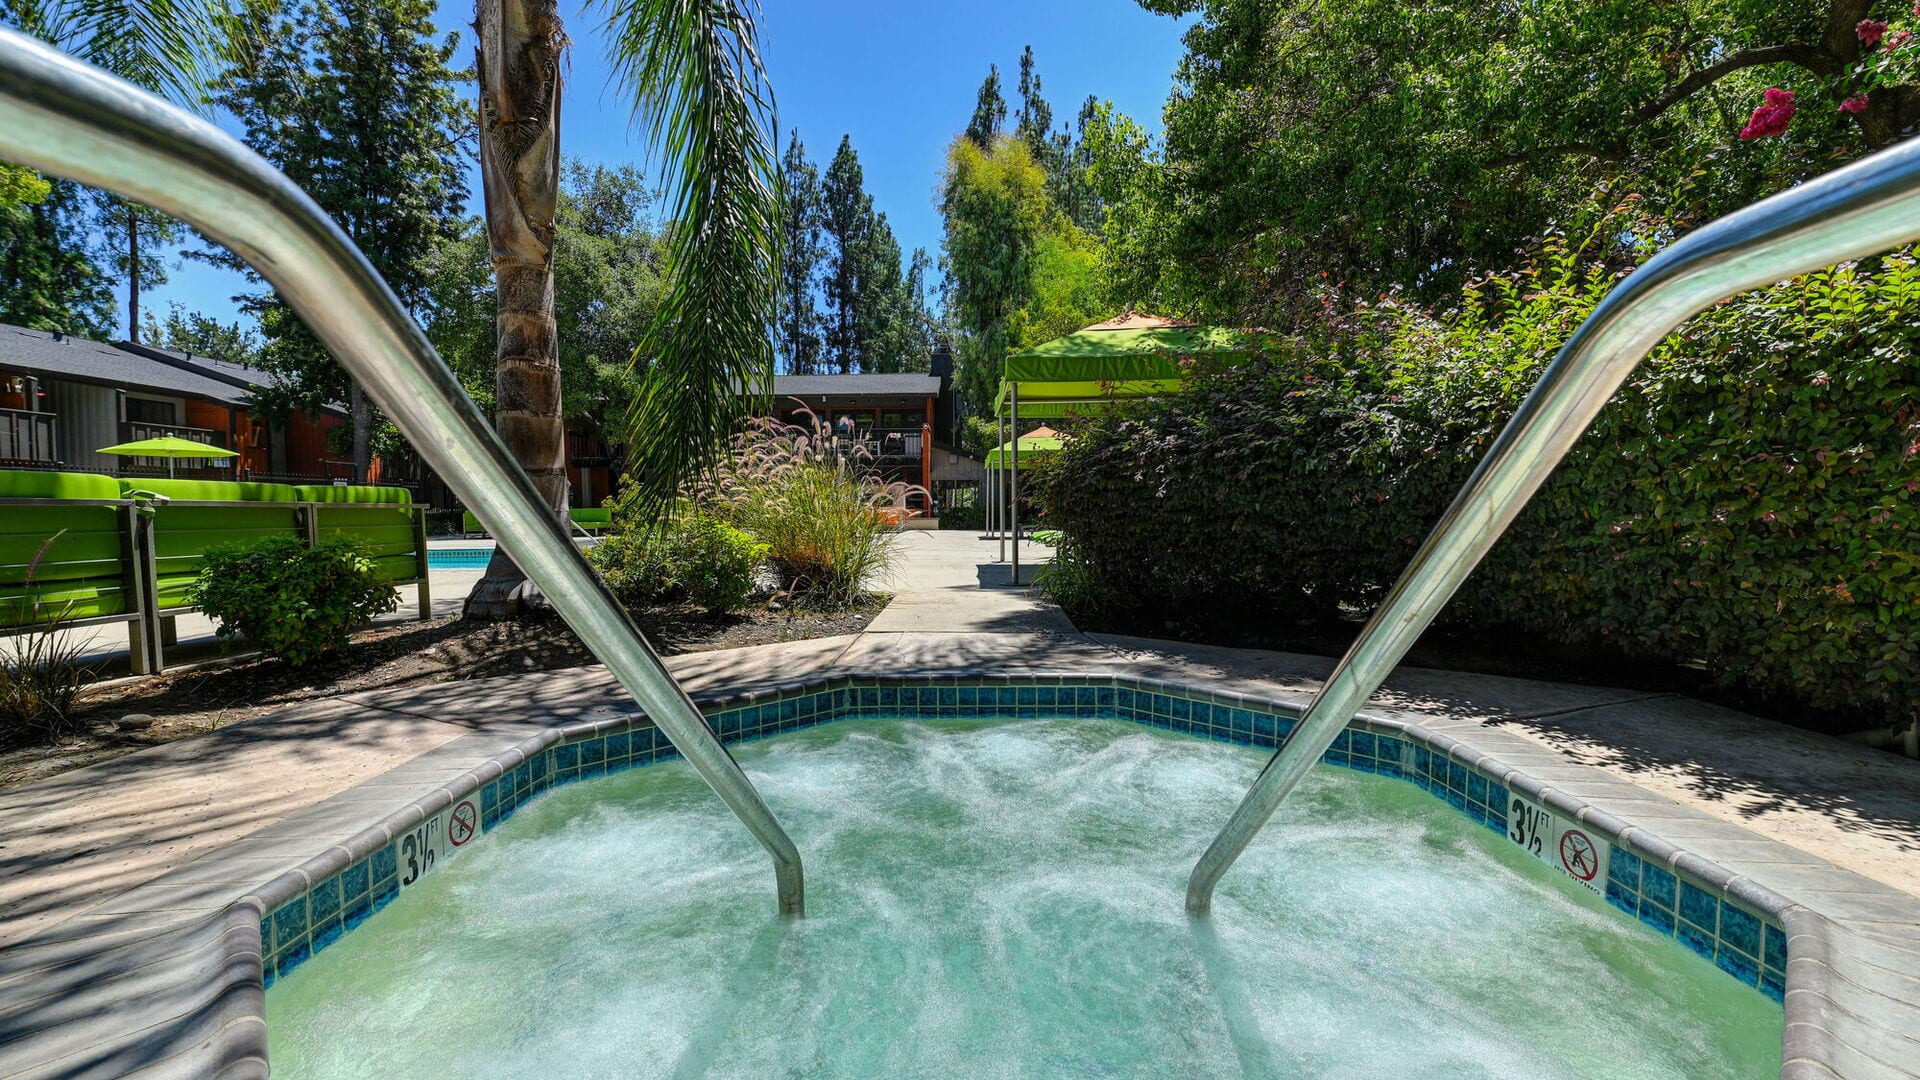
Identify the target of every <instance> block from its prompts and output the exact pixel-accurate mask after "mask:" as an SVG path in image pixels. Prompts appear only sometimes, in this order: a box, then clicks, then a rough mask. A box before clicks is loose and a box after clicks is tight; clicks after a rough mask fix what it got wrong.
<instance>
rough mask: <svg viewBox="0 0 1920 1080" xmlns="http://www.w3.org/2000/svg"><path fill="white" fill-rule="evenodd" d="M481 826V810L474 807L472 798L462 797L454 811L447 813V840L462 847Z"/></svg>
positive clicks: (455, 805) (454, 806) (455, 845)
mask: <svg viewBox="0 0 1920 1080" xmlns="http://www.w3.org/2000/svg"><path fill="white" fill-rule="evenodd" d="M479 827H480V811H479V810H478V809H477V808H475V807H474V805H473V800H472V799H462V800H461V801H460V802H457V803H455V804H454V805H453V813H451V814H449V815H447V840H448V841H450V842H451V843H452V844H453V846H454V847H461V846H463V845H465V844H466V842H467V841H469V840H471V839H473V834H474V831H475V830H477V829H479Z"/></svg>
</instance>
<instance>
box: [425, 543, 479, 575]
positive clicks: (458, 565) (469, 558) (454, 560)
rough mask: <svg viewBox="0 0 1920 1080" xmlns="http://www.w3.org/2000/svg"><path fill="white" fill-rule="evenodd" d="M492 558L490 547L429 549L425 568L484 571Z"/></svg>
mask: <svg viewBox="0 0 1920 1080" xmlns="http://www.w3.org/2000/svg"><path fill="white" fill-rule="evenodd" d="M492 558H493V548H491V547H469V548H453V547H430V548H428V549H427V566H429V567H431V568H432V569H435V570H485V569H486V568H487V562H488V561H489V560H491V559H492Z"/></svg>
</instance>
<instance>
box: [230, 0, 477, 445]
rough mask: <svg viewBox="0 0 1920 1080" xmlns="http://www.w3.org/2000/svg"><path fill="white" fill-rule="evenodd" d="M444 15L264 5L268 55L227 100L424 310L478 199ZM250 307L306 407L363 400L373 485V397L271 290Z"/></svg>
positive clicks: (262, 1)
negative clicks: (440, 261) (431, 267)
mask: <svg viewBox="0 0 1920 1080" xmlns="http://www.w3.org/2000/svg"><path fill="white" fill-rule="evenodd" d="M433 12H434V5H433V4H432V3H431V0H326V2H321V0H302V2H301V3H300V4H299V5H298V6H297V7H283V6H281V5H280V3H279V0H253V4H252V7H251V8H250V15H251V16H252V17H253V18H254V19H256V20H257V25H258V26H259V28H260V41H261V44H260V47H259V50H258V52H257V53H255V54H254V55H252V56H251V57H250V58H249V60H248V62H247V63H245V64H243V65H241V66H239V67H237V68H235V69H234V70H232V71H231V72H229V74H228V77H227V78H226V79H225V80H224V82H223V84H222V86H221V87H220V89H219V91H218V93H217V95H216V101H217V102H218V103H219V104H221V105H224V106H226V107H227V108H228V109H230V110H231V111H232V112H233V114H234V115H235V116H236V117H238V118H239V120H240V122H241V124H242V126H243V127H244V129H245V132H246V140H247V142H248V143H249V144H250V145H251V146H253V148H254V149H255V150H257V151H259V152H260V154H261V155H262V156H263V157H265V158H266V159H267V160H268V161H270V162H272V163H273V164H274V165H275V166H277V167H278V168H279V169H280V171H282V172H284V173H286V174H287V176H288V177H289V178H290V179H292V180H293V182H294V183H296V184H298V185H300V187H301V188H303V189H305V190H306V192H307V193H308V194H309V195H311V196H313V198H314V201H315V202H317V203H319V204H320V206H321V208H322V209H324V210H326V211H327V212H328V213H329V214H331V215H332V216H333V218H334V220H335V221H337V222H339V223H340V226H341V228H342V229H344V230H346V233H347V235H348V236H349V237H351V238H352V239H353V241H354V243H355V244H357V245H359V247H360V250H361V251H362V252H364V253H365V254H366V256H367V259H368V261H370V262H371V263H372V264H373V266H374V269H376V270H378V271H379V272H380V275H381V276H382V277H383V278H385V279H386V282H387V284H388V285H389V286H390V287H391V288H392V289H393V291H394V293H395V294H396V295H398V296H399V298H400V301H401V302H402V303H403V304H406V305H408V306H409V307H412V308H415V309H418V308H419V307H420V305H421V304H422V302H423V301H424V300H425V298H426V288H427V276H428V260H429V256H430V254H431V252H432V251H433V248H434V246H435V244H436V242H438V241H440V240H443V239H444V238H445V237H446V235H447V234H448V231H449V230H450V229H451V228H453V227H454V223H455V222H457V221H458V219H459V217H460V211H461V209H462V207H463V205H464V203H465V202H466V197H467V191H466V181H465V178H464V177H465V165H464V161H463V157H464V155H463V154H462V153H461V151H460V143H461V140H462V138H463V137H464V136H465V134H466V133H467V132H468V131H469V130H470V129H471V127H472V115H471V110H470V109H469V108H468V107H467V106H466V104H465V103H464V102H463V101H462V100H461V97H460V95H459V94H458V92H457V84H456V80H457V79H459V78H460V77H461V74H460V73H456V72H455V71H454V70H452V69H451V68H450V67H448V63H449V61H450V60H451V59H452V58H453V49H454V42H455V38H454V36H453V35H448V36H447V37H446V38H445V39H444V40H442V41H436V40H435V38H434V35H435V30H434V26H433V22H432V16H433ZM229 258H230V257H229ZM243 306H244V307H246V308H248V309H250V310H252V311H253V312H255V313H256V314H257V315H258V316H259V317H260V322H261V328H262V331H263V333H264V336H265V338H266V345H265V347H264V349H263V362H264V363H265V365H266V366H267V367H269V368H270V369H272V370H275V371H278V372H280V373H281V374H283V375H285V376H286V377H287V378H288V379H289V380H290V381H291V384H292V386H293V388H294V391H293V392H294V397H295V399H296V401H297V403H298V404H300V405H302V406H305V407H307V408H312V407H315V406H317V405H319V404H321V403H324V402H326V401H338V400H340V399H341V398H346V399H347V400H348V401H349V402H350V404H351V412H352V417H353V428H352V431H353V462H354V472H355V474H356V476H359V477H362V478H364V477H365V475H366V471H367V466H368V464H369V462H370V460H371V458H372V435H373V425H374V415H373V404H372V402H371V400H370V399H369V398H368V397H367V396H366V394H365V393H364V392H363V391H362V390H361V389H360V387H359V385H358V384H356V383H354V382H353V381H352V380H351V379H350V378H349V377H348V376H347V373H346V370H345V369H344V368H342V367H341V366H340V365H339V364H338V363H337V362H335V361H334V360H333V358H332V357H331V356H330V355H328V353H327V351H326V350H325V349H324V348H322V347H321V346H320V344H319V342H318V341H316V340H315V339H314V337H313V336H312V334H311V333H310V332H309V331H308V330H307V329H306V327H304V326H302V325H301V324H300V322H299V320H298V318H297V317H295V316H294V314H293V312H292V311H291V309H289V308H287V307H286V305H285V304H284V303H283V302H282V301H281V300H280V299H279V298H278V297H277V296H276V295H274V294H273V293H272V292H271V291H268V292H265V293H262V294H258V295H255V296H252V297H249V298H247V299H246V300H245V301H244V302H243Z"/></svg>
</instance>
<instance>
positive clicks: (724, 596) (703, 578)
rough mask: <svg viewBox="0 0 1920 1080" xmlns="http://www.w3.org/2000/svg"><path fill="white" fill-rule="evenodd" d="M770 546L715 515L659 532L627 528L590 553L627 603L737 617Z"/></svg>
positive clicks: (678, 521)
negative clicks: (685, 606)
mask: <svg viewBox="0 0 1920 1080" xmlns="http://www.w3.org/2000/svg"><path fill="white" fill-rule="evenodd" d="M766 551H767V546H766V545H765V544H762V543H760V542H759V541H757V540H755V539H754V538H753V537H751V536H749V535H747V534H746V533H744V532H741V531H740V530H739V529H737V528H734V527H733V526H732V525H730V524H728V523H727V522H725V521H721V520H720V519H718V518H715V517H713V516H712V515H710V514H705V513H698V512H695V513H689V514H684V515H682V516H680V517H676V518H674V519H672V520H670V521H668V522H666V523H665V524H663V525H661V526H659V527H657V528H652V529H648V528H632V527H628V528H624V529H621V530H620V531H618V532H615V533H613V534H611V535H609V536H608V537H607V538H606V539H604V540H602V541H601V542H600V543H598V544H596V545H594V546H593V547H592V548H590V549H588V552H587V558H588V560H589V561H590V562H592V563H593V565H594V567H595V568H596V569H598V570H599V571H600V574H601V576H602V577H604V578H605V579H606V581H607V585H608V587H609V588H611V589H612V590H613V592H614V595H616V596H618V597H619V598H620V600H621V602H622V603H625V604H629V605H634V606H639V605H647V604H668V603H675V604H677V603H692V604H697V605H699V606H700V607H703V608H705V609H706V610H708V611H710V612H714V613H720V612H728V611H738V610H739V609H741V608H743V607H745V606H746V604H747V600H748V598H750V597H751V596H752V595H753V574H754V571H755V570H756V569H757V568H758V567H759V566H760V564H761V562H762V561H763V560H764V559H765V557H766Z"/></svg>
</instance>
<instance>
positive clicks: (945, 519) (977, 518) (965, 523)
mask: <svg viewBox="0 0 1920 1080" xmlns="http://www.w3.org/2000/svg"><path fill="white" fill-rule="evenodd" d="M986 527H987V508H986V507H984V506H982V505H980V504H979V503H977V502H971V503H962V504H961V505H959V506H950V507H948V508H947V509H945V510H942V511H940V528H941V529H942V530H948V529H951V530H956V531H959V532H979V531H980V530H982V529H984V528H986Z"/></svg>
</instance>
